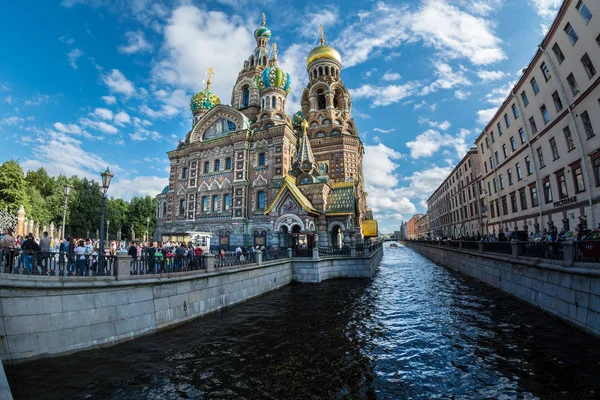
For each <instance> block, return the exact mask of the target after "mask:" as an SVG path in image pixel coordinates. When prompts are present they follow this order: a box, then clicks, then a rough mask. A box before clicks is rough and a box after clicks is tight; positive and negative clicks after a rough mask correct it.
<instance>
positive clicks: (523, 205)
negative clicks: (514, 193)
mask: <svg viewBox="0 0 600 400" xmlns="http://www.w3.org/2000/svg"><path fill="white" fill-rule="evenodd" d="M519 197H520V198H521V210H527V196H526V195H525V189H522V190H519Z"/></svg>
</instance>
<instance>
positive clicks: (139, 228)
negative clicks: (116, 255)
mask: <svg viewBox="0 0 600 400" xmlns="http://www.w3.org/2000/svg"><path fill="white" fill-rule="evenodd" d="M147 217H150V224H149V225H150V228H149V229H150V231H149V232H148V236H149V237H152V234H153V232H154V225H155V224H156V199H153V198H152V197H150V196H145V197H139V196H134V197H132V199H131V200H130V201H129V211H128V213H127V221H128V223H129V227H128V229H131V224H133V225H134V227H135V236H136V237H137V238H143V237H144V235H145V234H146V218H147Z"/></svg>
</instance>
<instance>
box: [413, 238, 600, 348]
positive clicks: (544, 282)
mask: <svg viewBox="0 0 600 400" xmlns="http://www.w3.org/2000/svg"><path fill="white" fill-rule="evenodd" d="M402 244H403V245H405V246H406V247H408V248H410V249H412V250H414V251H416V252H417V253H419V254H421V255H423V256H425V257H427V258H429V259H431V260H433V261H435V262H437V263H439V264H442V265H445V266H448V267H450V268H452V269H455V270H457V271H460V272H462V273H465V274H467V275H470V276H473V277H475V278H477V279H479V280H481V281H483V282H485V283H488V284H490V285H492V286H495V287H497V288H499V289H501V290H503V291H505V292H507V293H510V294H512V295H514V296H516V297H518V298H520V299H522V300H525V301H527V302H529V303H531V304H533V305H535V306H537V307H539V308H541V309H542V310H544V311H546V312H548V313H550V314H552V315H554V316H556V317H559V318H561V319H563V320H565V321H567V322H569V323H571V324H573V325H575V326H577V327H579V328H580V329H583V330H584V331H586V332H588V333H591V334H593V335H595V336H598V337H600V266H598V265H596V267H597V268H594V267H593V266H590V267H581V266H576V267H564V266H561V265H560V264H557V263H553V262H551V261H548V262H545V261H544V260H541V259H534V258H526V257H512V256H510V255H504V254H493V253H478V252H477V251H470V250H464V249H458V248H447V247H443V248H442V247H439V246H434V245H429V244H422V243H414V242H410V241H407V242H402Z"/></svg>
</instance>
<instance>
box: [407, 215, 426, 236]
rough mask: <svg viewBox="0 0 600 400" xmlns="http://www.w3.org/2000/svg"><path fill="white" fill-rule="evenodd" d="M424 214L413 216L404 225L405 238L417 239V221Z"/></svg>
mask: <svg viewBox="0 0 600 400" xmlns="http://www.w3.org/2000/svg"><path fill="white" fill-rule="evenodd" d="M423 215H425V214H415V215H413V216H412V217H411V218H410V219H409V220H408V222H407V223H406V225H405V226H406V237H407V238H408V239H410V240H413V239H418V238H419V233H418V231H417V221H418V220H419V219H421V218H422V217H423Z"/></svg>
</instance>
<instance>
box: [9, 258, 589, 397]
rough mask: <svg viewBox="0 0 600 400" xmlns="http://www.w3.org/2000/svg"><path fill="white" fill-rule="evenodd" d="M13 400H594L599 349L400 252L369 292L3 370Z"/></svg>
mask: <svg viewBox="0 0 600 400" xmlns="http://www.w3.org/2000/svg"><path fill="white" fill-rule="evenodd" d="M7 374H8V379H9V382H10V384H11V387H12V390H13V394H14V397H15V399H36V400H37V399H50V398H51V399H70V398H89V399H186V398H193V399H288V398H294V399H321V398H326V399H335V398H339V399H346V398H367V399H375V398H380V399H533V398H541V399H586V398H589V399H592V398H596V399H597V398H600V380H599V379H598V378H599V377H600V340H598V339H595V338H593V337H590V336H588V335H586V334H584V333H582V332H580V331H578V330H576V329H575V328H572V327H570V326H569V325H567V324H564V323H562V322H560V321H558V320H556V319H554V318H552V317H550V316H548V315H546V314H544V313H543V312H541V311H539V310H537V309H535V308H533V307H531V306H529V305H527V304H525V303H523V302H521V301H518V300H516V299H514V298H512V297H510V296H508V295H505V294H503V293H502V292H500V291H498V290H496V289H493V288H491V287H488V286H486V285H484V284H482V283H480V282H478V281H476V280H474V279H471V278H469V277H465V276H463V275H460V274H458V273H456V272H454V271H451V270H449V269H447V268H444V267H442V266H439V265H436V264H434V263H432V262H431V261H429V260H428V259H426V258H424V257H421V256H420V255H418V254H416V253H414V252H413V251H411V250H409V249H407V248H403V247H401V248H398V249H390V248H386V249H385V254H384V258H383V261H382V264H381V267H380V269H379V271H378V273H377V275H376V277H375V278H374V279H373V280H372V281H365V280H335V281H328V282H324V283H321V284H319V285H299V284H294V285H290V286H287V287H285V288H283V289H281V290H278V291H276V292H274V293H270V294H268V295H266V296H263V297H260V298H258V299H255V300H252V301H249V302H247V303H244V304H241V305H238V306H235V307H233V308H231V309H228V310H226V311H223V312H220V313H216V314H213V315H209V316H207V317H204V318H200V319H198V320H196V321H194V322H192V323H189V324H186V325H184V326H180V327H178V328H175V329H173V330H170V331H166V332H162V333H160V334H157V335H153V336H149V337H145V338H140V339H138V340H135V341H133V342H129V343H125V344H123V345H119V346H116V347H112V348H107V349H103V350H97V351H90V352H85V353H80V354H76V355H72V356H67V357H59V358H56V359H54V360H46V361H38V362H32V363H27V364H23V365H18V366H15V367H9V368H7Z"/></svg>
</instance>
